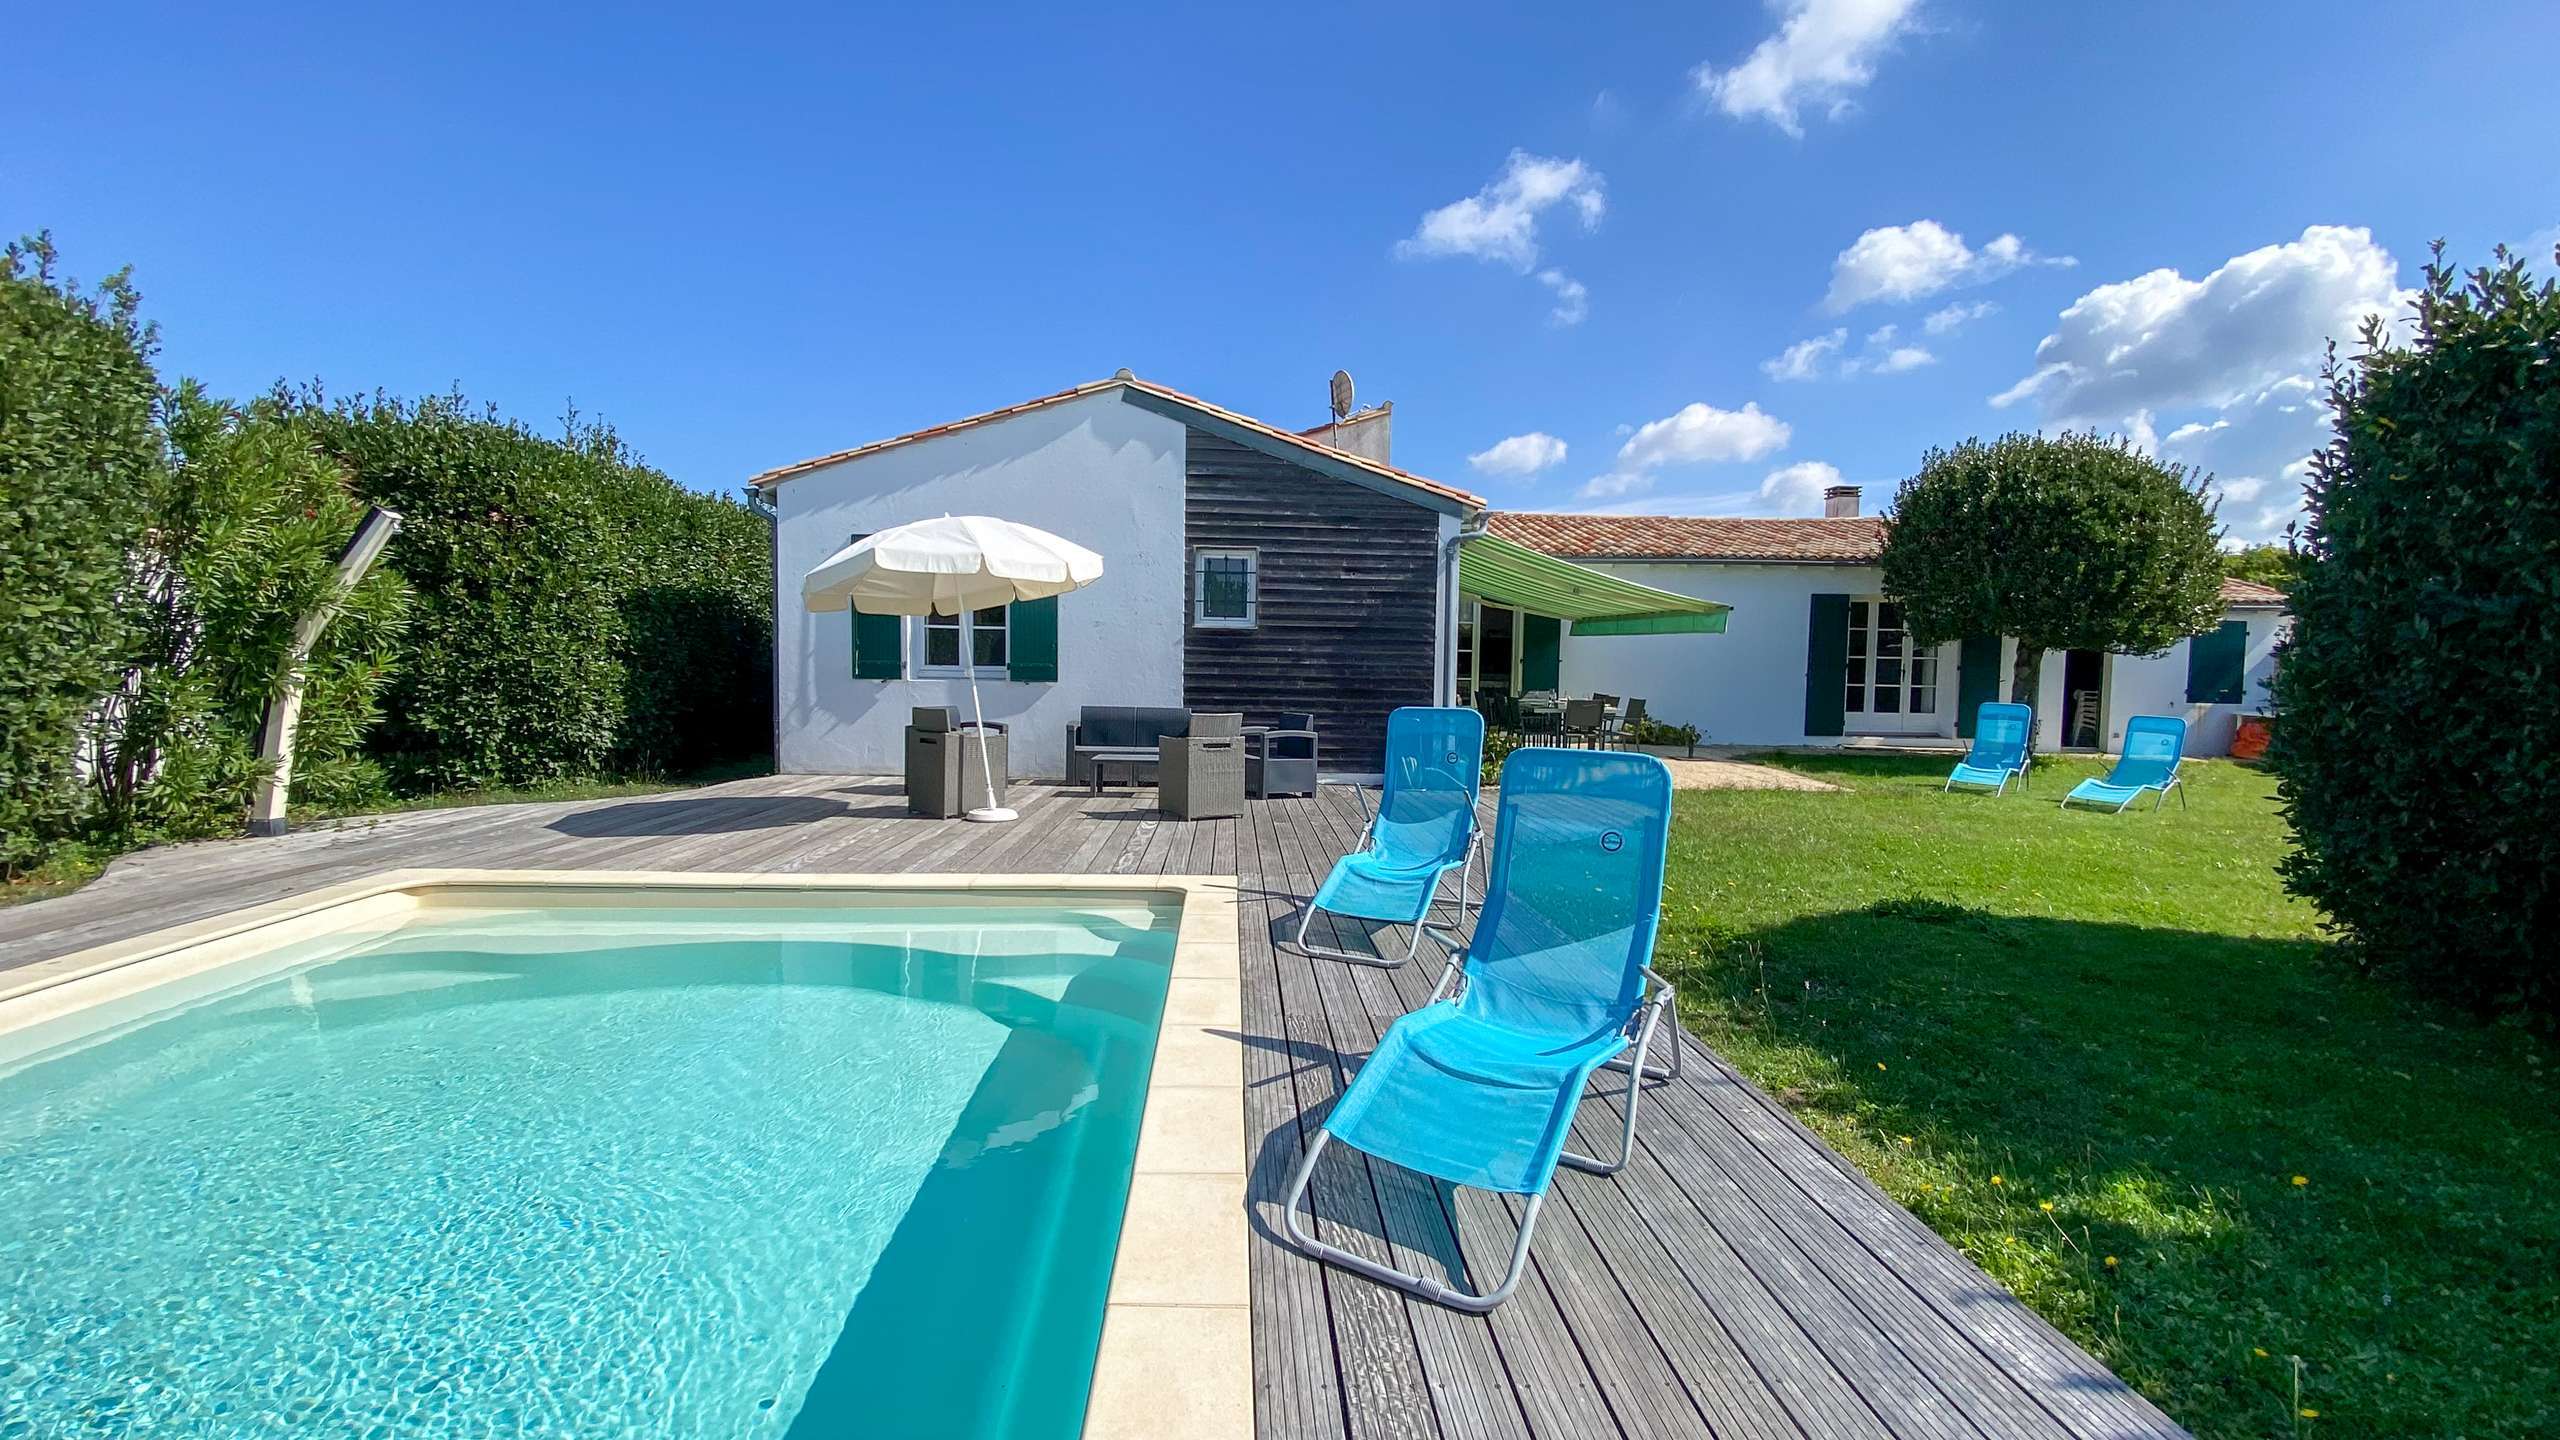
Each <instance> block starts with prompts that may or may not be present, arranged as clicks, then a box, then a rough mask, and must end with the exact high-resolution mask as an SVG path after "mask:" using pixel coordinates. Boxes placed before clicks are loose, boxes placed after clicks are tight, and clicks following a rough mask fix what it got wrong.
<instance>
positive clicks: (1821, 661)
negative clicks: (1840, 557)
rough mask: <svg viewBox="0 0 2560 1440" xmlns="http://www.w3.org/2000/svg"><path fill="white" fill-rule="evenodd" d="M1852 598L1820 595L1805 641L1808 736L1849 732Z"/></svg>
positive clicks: (1806, 630)
mask: <svg viewBox="0 0 2560 1440" xmlns="http://www.w3.org/2000/svg"><path fill="white" fill-rule="evenodd" d="M1848 679H1849V597H1848V596H1846V595H1816V596H1814V597H1813V612H1812V616H1811V619H1810V620H1809V622H1808V623H1807V625H1806V627H1805V639H1804V733H1805V734H1807V735H1837V734H1840V733H1841V732H1842V731H1843V730H1845V729H1847V728H1848V727H1847V713H1848V712H1847V709H1846V705H1847V699H1848V697H1847V696H1846V695H1844V694H1843V693H1842V691H1841V687H1842V686H1844V685H1846V684H1847V683H1848Z"/></svg>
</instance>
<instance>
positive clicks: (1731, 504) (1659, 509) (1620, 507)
mask: <svg viewBox="0 0 2560 1440" xmlns="http://www.w3.org/2000/svg"><path fill="white" fill-rule="evenodd" d="M1572 508H1573V509H1574V510H1576V511H1578V512H1579V513H1581V514H1584V515H1761V514H1766V513H1767V511H1768V506H1767V503H1766V502H1764V501H1763V500H1761V498H1760V492H1759V491H1757V490H1718V491H1713V492H1710V493H1707V494H1682V495H1645V494H1639V495H1636V496H1634V497H1632V498H1612V499H1604V500H1601V501H1600V502H1599V503H1597V504H1590V505H1579V506H1574V507H1572Z"/></svg>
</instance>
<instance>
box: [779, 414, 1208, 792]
mask: <svg viewBox="0 0 2560 1440" xmlns="http://www.w3.org/2000/svg"><path fill="white" fill-rule="evenodd" d="M1183 435H1184V431H1183V427H1182V425H1181V423H1180V422H1179V421H1175V420H1170V419H1167V418H1165V417H1164V416H1161V415H1157V414H1154V413H1152V412H1149V411H1145V410H1141V409H1139V408H1137V407H1136V406H1134V405H1129V404H1126V403H1124V402H1122V401H1121V400H1120V399H1119V397H1118V394H1117V393H1116V392H1105V393H1103V394H1099V395H1092V396H1087V397H1084V398H1082V399H1077V400H1069V401H1065V402H1062V403H1060V404H1057V405H1051V406H1048V407H1046V408H1044V409H1039V410H1033V411H1029V412H1027V413H1025V414H1021V415H1015V416H1011V417H1009V418H1007V419H1003V420H996V421H990V422H988V423H987V424H984V425H978V426H974V427H972V428H970V429H967V430H962V431H958V432H956V433H953V434H950V435H944V436H938V437H936V438H934V439H931V440H921V441H917V442H915V443H913V444H909V445H901V446H898V447H896V448H894V449H890V450H883V451H881V452H879V453H878V454H874V455H867V456H864V457H862V458H860V459H857V460H849V461H845V462H843V463H841V464H837V465H832V466H829V467H827V468H826V469H823V470H815V471H811V472H808V473H807V474H803V475H799V476H796V477H794V478H792V479H789V480H786V481H783V482H782V483H781V484H779V485H778V486H776V487H775V490H774V495H775V503H776V506H777V509H778V510H779V512H780V516H781V518H780V521H779V524H778V529H777V532H776V541H777V548H776V559H775V566H774V583H775V587H776V589H777V591H778V592H779V593H778V594H777V595H776V597H775V602H776V603H775V606H774V646H775V653H774V677H775V689H776V701H777V704H778V707H779V724H778V726H777V728H778V730H779V732H780V734H779V742H778V743H779V750H780V753H779V755H778V756H777V757H776V763H777V764H778V765H779V767H780V768H781V769H782V770H784V771H786V772H793V773H802V774H850V775H877V774H895V773H897V772H898V771H899V770H901V769H902V768H903V766H904V738H903V736H904V731H905V727H906V724H907V712H908V711H909V710H910V709H911V708H913V707H914V706H917V705H955V706H958V707H960V709H961V712H962V714H964V715H965V714H966V713H967V711H968V705H969V692H968V687H967V685H966V684H964V683H963V682H961V681H960V680H958V679H924V680H856V679H854V678H853V674H852V669H853V619H852V617H851V616H850V615H846V614H834V615H812V614H810V613H809V612H808V611H806V610H804V609H802V608H801V606H800V577H801V576H803V575H806V574H807V573H808V572H809V571H810V569H811V568H812V567H814V566H816V565H817V564H818V563H819V562H820V561H822V560H824V559H826V558H827V557H828V556H829V555H832V554H834V553H835V552H836V551H837V550H838V549H841V548H842V547H843V546H844V544H845V542H846V541H847V540H848V539H850V538H851V537H852V536H854V535H856V534H867V533H870V532H874V531H879V530H886V529H888V528H889V527H890V526H892V525H900V524H904V523H906V522H908V521H910V520H924V519H930V518H932V517H934V516H937V515H946V514H948V515H992V516H996V517H998V518H1000V519H1005V520H1018V521H1021V522H1022V523H1024V524H1026V525H1036V526H1038V527H1039V528H1041V529H1043V530H1047V531H1051V532H1053V533H1055V534H1058V535H1062V536H1064V537H1066V538H1067V539H1069V540H1073V541H1075V542H1076V543H1077V544H1079V545H1083V546H1086V547H1087V548H1089V549H1092V550H1094V551H1096V552H1099V553H1100V554H1101V556H1102V557H1103V562H1104V570H1103V577H1102V579H1101V580H1099V581H1097V582H1096V583H1094V584H1092V585H1089V586H1086V587H1085V588H1084V589H1082V590H1079V591H1076V592H1075V593H1073V594H1070V595H1066V596H1062V597H1060V599H1059V601H1058V679H1057V681H1056V683H1054V684H1027V683H1026V684H1015V683H1014V682H1012V681H1010V680H1007V679H1005V678H1004V677H1003V676H1002V675H1001V674H1000V673H999V674H993V675H989V674H981V675H980V676H979V678H978V693H979V696H980V698H981V699H982V700H983V701H984V702H985V705H986V712H987V718H988V719H990V720H996V721H1002V722H1005V723H1006V724H1007V725H1009V726H1010V727H1011V735H1010V742H1011V752H1012V753H1011V769H1012V772H1013V774H1014V775H1016V776H1021V777H1055V776H1061V775H1064V774H1065V773H1066V727H1067V726H1068V725H1069V724H1070V723H1072V722H1073V721H1074V720H1075V718H1076V714H1077V712H1078V711H1079V710H1080V709H1081V708H1082V707H1084V706H1086V705H1165V706H1179V705H1180V704H1181V703H1182V634H1183V620H1184V616H1183V613H1182V606H1183V599H1182V596H1183V573H1182V571H1183V561H1184V552H1183V520H1182V516H1183ZM914 628H915V627H914V625H913V624H912V623H910V625H909V626H908V632H909V639H908V666H909V670H910V672H912V670H913V668H914V665H915V663H916V658H917V653H918V642H917V641H916V639H915V637H914Z"/></svg>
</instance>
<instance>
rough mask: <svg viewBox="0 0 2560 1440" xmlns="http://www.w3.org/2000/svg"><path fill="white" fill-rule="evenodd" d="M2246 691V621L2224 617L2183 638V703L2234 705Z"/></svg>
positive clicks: (2247, 627)
mask: <svg viewBox="0 0 2560 1440" xmlns="http://www.w3.org/2000/svg"><path fill="white" fill-rule="evenodd" d="M2248 693H2249V622H2247V621H2245V620H2225V621H2223V622H2222V623H2221V624H2220V625H2217V626H2215V627H2214V628H2213V629H2211V630H2208V631H2206V632H2205V633H2204V634H2202V635H2197V636H2194V637H2192V638H2190V639H2189V640H2188V641H2187V703H2188V704H2190V705H2237V704H2240V703H2241V702H2242V701H2243V700H2245V699H2246V698H2247V697H2248Z"/></svg>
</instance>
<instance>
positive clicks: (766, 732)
mask: <svg viewBox="0 0 2560 1440" xmlns="http://www.w3.org/2000/svg"><path fill="white" fill-rule="evenodd" d="M294 408H295V410H296V412H297V413H298V414H299V415H300V416H301V417H302V419H303V420H304V421H305V422H306V423H308V424H309V425H310V426H311V427H312V430H313V432H314V433H315V434H316V435H317V436H318V438H319V441H320V444H321V445H322V447H323V448H324V449H325V450H326V451H327V452H328V453H329V454H330V455H332V456H333V457H335V458H336V460H337V461H338V462H339V463H340V464H342V465H343V466H345V467H346V470H347V472H348V474H349V476H350V478H351V483H352V484H353V486H354V489H355V492H356V494H357V495H358V496H359V497H360V498H362V499H364V500H367V501H370V502H372V503H374V504H378V505H384V506H387V507H389V508H391V509H393V510H396V511H398V512H399V513H400V514H401V516H402V517H403V521H404V523H403V524H402V527H401V530H400V533H399V535H398V536H397V537H396V538H395V539H394V540H393V541H392V544H391V549H390V552H389V560H390V563H391V564H392V566H393V567H394V568H395V569H397V570H398V571H399V572H400V573H401V575H403V576H404V577H406V578H407V580H408V582H409V584H410V585H411V587H412V588H413V590H414V592H415V598H414V602H413V609H412V617H411V624H410V628H409V632H408V639H407V642H406V644H405V645H404V647H403V652H402V655H401V658H400V663H399V667H398V670H397V673H396V675H395V677H394V678H393V681H392V684H391V690H390V694H389V695H388V697H387V700H386V704H385V712H386V713H385V719H384V723H383V724H382V725H381V726H380V727H378V728H377V729H376V730H375V731H374V733H373V736H372V738H371V740H370V742H369V748H370V749H371V750H372V751H373V752H374V754H376V755H377V756H378V757H379V758H380V759H381V761H382V762H383V764H384V766H385V767H386V768H387V770H388V771H389V772H390V774H391V776H392V778H393V781H394V783H395V784H397V785H399V786H400V787H401V788H403V789H409V790H428V789H453V788H475V787H486V786H525V785H537V784H542V783H545V782H551V781H560V780H576V779H586V778H591V777H595V776H600V775H607V774H634V773H640V774H654V773H666V772H669V771H675V770H681V769H687V768H692V767H694V766H698V765H701V764H705V763H708V762H710V761H713V760H718V759H725V758H731V757H735V756H739V755H745V754H753V753H757V752H760V751H762V750H764V749H765V748H766V747H767V746H769V745H770V744H771V741H772V700H771V696H772V685H771V674H772V670H771V666H772V551H771V540H770V531H769V529H768V528H767V527H768V522H767V521H766V519H765V518H764V517H763V516H761V515H759V514H757V513H756V512H755V511H753V510H751V509H749V508H748V507H747V506H745V505H744V504H742V503H741V502H739V501H736V500H731V499H726V498H723V497H718V496H710V495H702V494H698V493H694V492H691V491H687V490H684V489H683V488H682V487H680V486H678V485H677V484H676V483H675V482H674V481H673V480H671V479H669V478H668V477H667V476H666V475H665V474H663V473H661V472H659V471H657V470H654V469H651V468H649V467H648V466H647V465H645V464H643V463H641V462H640V461H639V460H638V459H637V458H636V457H635V456H633V455H632V454H631V453H630V452H629V450H628V449H626V448H625V447H624V446H623V444H622V442H621V441H620V440H619V439H618V438H617V437H616V436H615V435H614V433H613V432H612V431H611V430H610V429H607V428H605V427H603V426H599V425H581V424H578V423H577V422H575V421H574V420H573V421H572V422H571V424H570V425H569V426H568V427H567V433H566V434H564V435H563V436H561V437H560V438H558V439H550V438H545V437H542V436H539V435H536V434H534V433H533V432H532V431H531V430H530V429H528V428H527V427H525V426H524V425H523V424H521V423H520V422H517V421H512V420H506V419H502V418H500V417H499V416H498V415H497V414H496V413H495V412H494V411H493V410H475V409H474V408H473V407H471V406H470V405H469V404H467V403H466V402H465V401H464V400H463V399H462V398H461V397H460V396H458V395H446V396H436V397H430V398H428V399H425V400H419V401H414V402H410V401H402V400H397V399H390V398H385V397H380V396H377V397H375V398H373V399H370V400H360V401H352V402H342V403H337V404H330V403H327V402H326V401H325V400H324V399H323V398H322V397H321V396H319V395H317V394H316V393H308V394H304V395H302V396H299V397H297V398H296V399H295V401H294Z"/></svg>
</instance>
